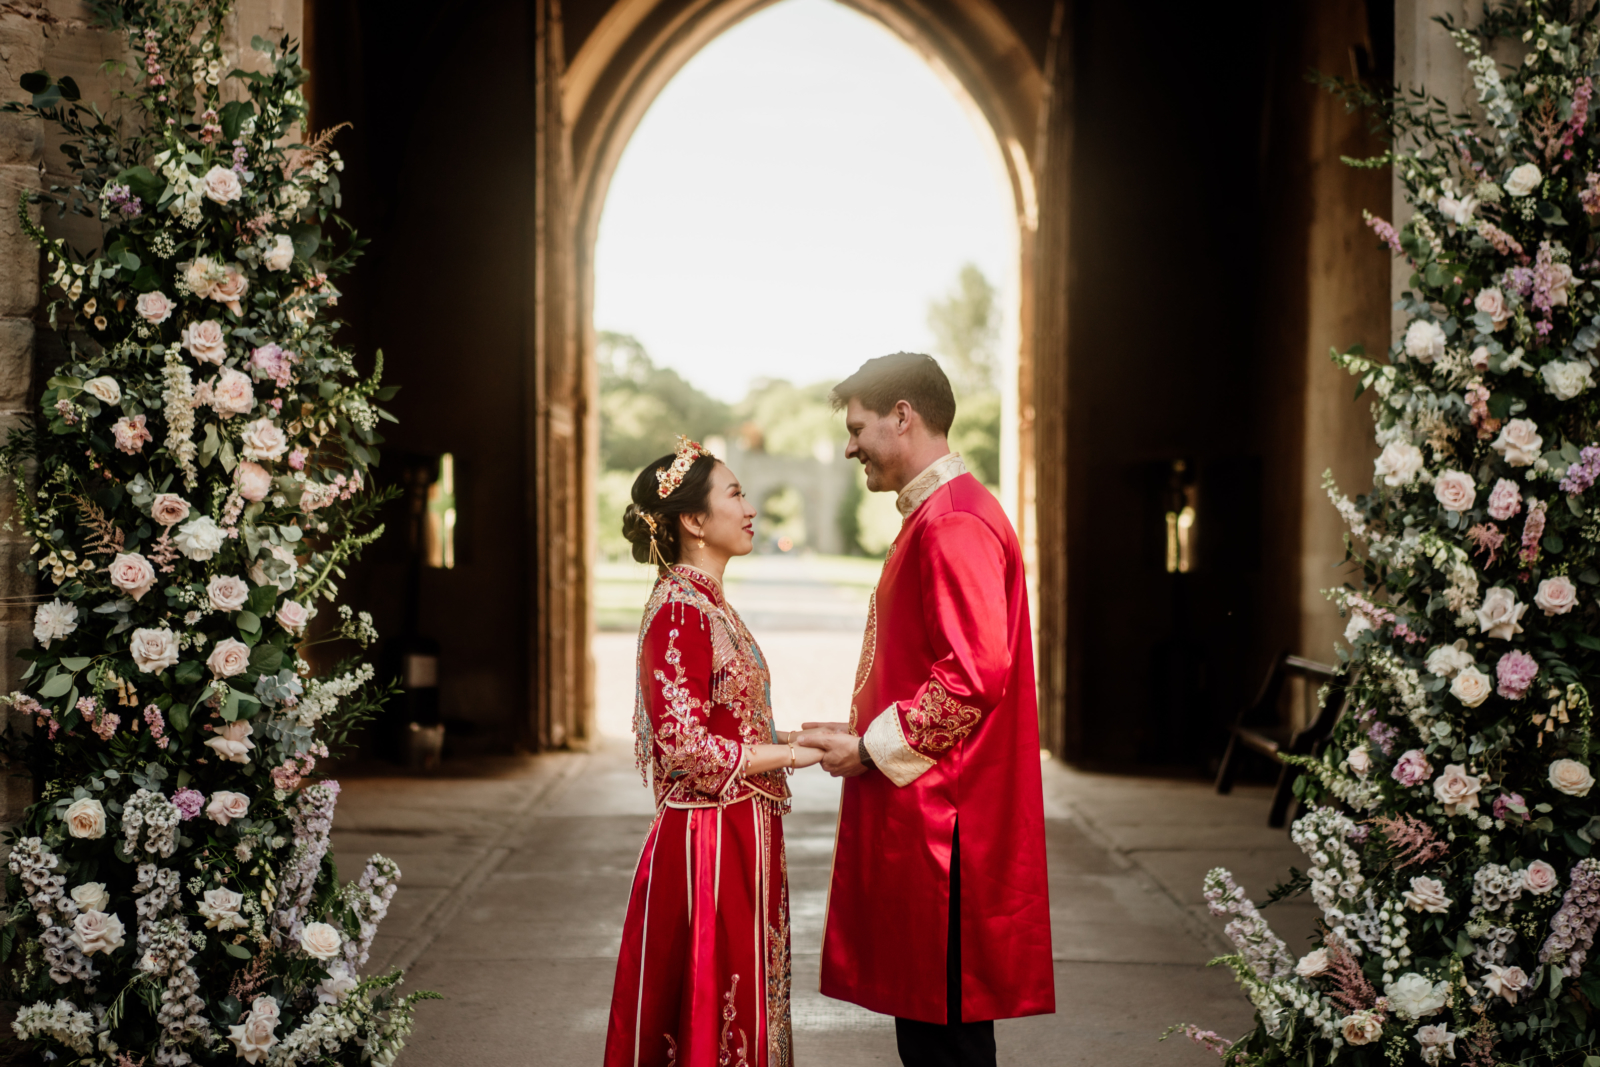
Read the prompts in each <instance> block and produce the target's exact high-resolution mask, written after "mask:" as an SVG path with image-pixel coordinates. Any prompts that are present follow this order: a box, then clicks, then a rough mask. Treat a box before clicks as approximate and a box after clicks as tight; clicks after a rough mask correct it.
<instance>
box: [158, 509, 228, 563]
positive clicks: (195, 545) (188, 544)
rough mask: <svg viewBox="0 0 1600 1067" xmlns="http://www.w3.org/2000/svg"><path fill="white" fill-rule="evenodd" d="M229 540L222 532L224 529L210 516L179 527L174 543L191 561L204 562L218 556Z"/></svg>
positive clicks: (191, 520) (195, 519)
mask: <svg viewBox="0 0 1600 1067" xmlns="http://www.w3.org/2000/svg"><path fill="white" fill-rule="evenodd" d="M227 539H228V535H227V534H225V533H223V532H222V527H220V526H218V525H217V524H216V523H215V522H213V521H212V519H211V517H210V516H209V515H201V516H199V517H198V518H193V519H190V520H189V521H188V522H186V523H184V524H183V525H182V526H180V527H178V534H177V536H176V537H174V538H173V539H172V543H173V544H174V545H176V546H177V547H178V551H179V552H182V553H183V554H184V555H185V556H187V557H189V558H190V559H193V560H201V561H204V560H208V559H210V558H211V557H212V556H214V555H216V554H217V550H218V549H219V548H221V547H222V545H223V542H225V541H226V540H227Z"/></svg>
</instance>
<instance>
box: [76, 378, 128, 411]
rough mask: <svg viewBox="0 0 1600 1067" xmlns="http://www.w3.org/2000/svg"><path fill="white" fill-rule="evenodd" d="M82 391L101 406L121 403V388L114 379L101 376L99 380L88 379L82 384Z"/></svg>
mask: <svg viewBox="0 0 1600 1067" xmlns="http://www.w3.org/2000/svg"><path fill="white" fill-rule="evenodd" d="M83 391H84V392H86V393H88V394H89V395H90V396H92V397H94V398H95V399H96V400H98V401H100V403H102V404H120V403H122V386H120V385H118V384H117V380H116V379H115V378H108V377H105V376H103V375H102V376H101V377H99V378H90V379H89V380H88V381H86V382H84V383H83Z"/></svg>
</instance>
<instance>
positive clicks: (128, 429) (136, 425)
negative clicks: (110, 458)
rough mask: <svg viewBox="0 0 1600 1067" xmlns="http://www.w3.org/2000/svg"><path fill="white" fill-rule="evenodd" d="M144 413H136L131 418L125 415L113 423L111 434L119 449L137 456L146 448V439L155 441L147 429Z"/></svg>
mask: <svg viewBox="0 0 1600 1067" xmlns="http://www.w3.org/2000/svg"><path fill="white" fill-rule="evenodd" d="M144 419H145V417H144V416H143V415H134V416H132V417H131V418H130V417H129V416H127V415H124V416H123V417H122V418H120V419H118V420H117V421H116V422H114V423H112V424H111V436H112V437H113V438H115V439H116V445H117V447H118V448H119V449H121V450H122V451H124V452H126V453H127V454H128V455H130V456H137V455H138V454H139V452H140V450H141V449H143V448H144V443H145V442H146V441H153V440H155V438H153V437H151V436H150V431H149V430H147V429H145V426H144Z"/></svg>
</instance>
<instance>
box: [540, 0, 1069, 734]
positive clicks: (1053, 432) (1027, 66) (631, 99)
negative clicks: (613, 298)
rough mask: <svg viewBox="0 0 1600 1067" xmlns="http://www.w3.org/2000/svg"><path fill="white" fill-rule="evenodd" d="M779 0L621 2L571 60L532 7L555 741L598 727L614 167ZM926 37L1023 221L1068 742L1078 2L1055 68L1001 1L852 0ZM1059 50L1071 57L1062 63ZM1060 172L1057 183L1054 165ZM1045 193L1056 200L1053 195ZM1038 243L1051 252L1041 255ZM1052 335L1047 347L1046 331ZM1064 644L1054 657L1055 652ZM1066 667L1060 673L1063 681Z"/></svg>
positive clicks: (1031, 474) (1042, 615) (1042, 575)
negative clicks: (609, 201)
mask: <svg viewBox="0 0 1600 1067" xmlns="http://www.w3.org/2000/svg"><path fill="white" fill-rule="evenodd" d="M772 2H773V0H619V2H617V3H614V4H612V5H610V6H609V7H608V8H607V9H606V11H605V14H604V15H603V16H602V17H601V18H600V20H599V22H598V23H597V24H596V25H595V26H594V27H593V28H592V29H591V30H590V31H589V32H588V34H587V36H586V37H585V39H584V41H583V44H582V46H581V47H580V48H579V49H578V51H577V53H576V55H574V56H573V57H572V59H571V62H570V63H568V62H567V61H566V57H565V54H564V47H563V32H562V24H561V13H560V8H559V6H558V4H557V3H556V2H555V0H547V2H544V3H539V4H536V5H535V9H536V11H535V27H534V28H535V37H536V53H535V67H536V70H535V96H536V106H537V118H536V124H537V125H536V145H535V151H536V153H537V159H538V164H539V165H538V179H537V188H536V189H535V199H536V207H535V225H534V230H535V232H534V238H535V244H536V253H535V254H536V262H535V269H534V272H533V274H534V277H533V279H532V280H533V287H534V291H533V294H532V303H533V312H534V314H533V316H532V324H533V330H534V336H533V337H532V338H531V339H530V340H531V344H530V349H531V351H532V353H533V363H534V366H533V374H532V376H531V380H532V393H533V395H532V396H530V397H529V398H528V399H529V404H530V410H531V411H532V413H533V418H532V419H530V420H529V427H530V434H529V436H530V439H529V441H528V442H527V444H528V450H529V456H528V458H529V464H530V469H531V470H532V471H533V475H534V479H533V480H534V483H535V488H534V490H533V492H532V493H531V494H530V496H529V508H530V514H529V520H530V525H531V526H532V528H533V529H534V530H535V531H536V539H537V545H536V551H537V553H538V556H539V560H540V566H539V567H538V568H537V570H536V573H535V575H534V578H533V584H534V588H533V589H532V590H531V598H532V600H533V603H534V604H535V605H536V611H537V623H536V625H535V627H534V628H533V630H532V631H531V632H530V635H529V636H530V644H531V646H532V647H531V648H530V668H531V669H530V694H529V696H530V705H531V707H532V709H533V711H534V719H535V723H534V730H533V731H532V732H533V733H534V735H535V739H536V742H537V743H538V744H539V745H540V746H541V747H544V746H552V745H563V744H577V745H581V744H584V743H586V742H587V741H588V740H589V739H590V738H591V737H592V736H593V728H592V722H593V704H594V699H593V694H594V680H593V664H592V662H591V659H590V656H589V651H588V649H589V638H590V636H591V635H592V633H593V629H594V613H593V608H592V604H591V602H590V594H589V590H590V578H589V570H590V564H591V560H592V558H593V545H594V507H593V493H592V492H590V491H589V487H590V486H591V485H592V484H593V482H594V480H595V478H596V477H597V473H598V441H599V426H598V417H597V414H596V412H597V393H596V389H597V386H596V376H595V374H594V368H593V352H594V344H595V337H594V328H593V322H592V307H593V294H594V259H593V257H594V247H595V240H596V237H597V234H598V229H599V222H600V215H601V212H602V209H603V207H604V203H605V196H606V192H607V188H608V186H609V183H610V179H611V175H612V172H613V171H614V169H615V167H616V165H617V162H618V160H619V159H620V158H621V155H622V151H623V149H624V148H625V147H626V145H627V142H628V139H629V137H630V136H631V135H632V133H633V131H634V129H635V128H636V127H637V125H638V123H639V121H640V119H641V118H642V117H643V115H644V113H645V111H646V109H647V108H648V107H649V105H650V103H651V102H652V101H653V100H654V99H655V97H656V95H657V94H658V93H659V92H660V91H661V89H662V88H663V87H664V86H665V85H666V84H667V82H668V81H670V80H671V78H672V76H673V75H674V74H676V73H677V72H678V71H679V70H680V69H681V68H682V67H683V65H684V64H685V63H687V62H688V61H689V59H690V58H692V57H693V55H694V54H695V53H696V52H697V51H698V50H699V49H700V48H702V47H703V46H704V45H705V44H707V43H708V42H710V41H711V40H712V39H713V38H715V37H716V36H717V35H718V34H720V33H722V32H723V31H724V30H726V29H728V28H729V27H731V26H732V25H734V24H735V23H737V22H738V21H740V20H741V19H744V18H746V17H748V16H749V15H751V14H753V13H754V12H756V11H758V10H760V9H761V8H763V7H765V6H767V5H768V4H770V3H772ZM846 2H847V3H848V5H849V6H851V7H853V8H855V9H856V10H858V11H860V12H862V13H864V14H866V15H868V16H869V17H871V18H874V19H876V20H878V21H879V22H881V23H883V24H884V25H885V26H887V27H889V28H890V29H892V30H893V31H894V32H895V33H897V34H898V35H899V36H900V37H902V38H903V39H904V40H905V41H907V42H908V43H909V44H910V45H911V46H912V47H913V48H915V49H916V50H917V51H918V52H919V53H920V54H921V55H922V56H923V57H924V59H926V60H927V62H928V63H929V64H930V65H931V66H932V67H933V68H934V70H935V71H936V72H938V73H939V74H941V75H942V76H944V77H945V78H946V79H948V80H949V82H950V83H951V85H952V87H953V88H954V89H955V90H956V91H957V92H958V93H959V94H960V95H961V96H963V97H964V98H965V99H966V100H967V101H970V103H971V105H972V106H974V107H975V108H976V109H977V110H978V111H979V112H980V113H981V114H982V115H983V117H984V119H985V120H986V122H987V124H988V126H989V128H990V129H991V130H992V131H993V133H994V137H995V140H996V143H997V145H998V148H999V151H1000V155H1001V157H1002V158H1003V160H1004V165H1005V167H1006V171H1007V174H1008V177H1009V179H1010V184H1011V190H1012V194H1013V198H1014V202H1015V204H1016V212H1017V222H1018V234H1019V240H1018V252H1019V256H1020V263H1019V264H1018V266H1019V269H1018V278H1019V282H1020V286H1019V288H1020V305H1021V306H1020V315H1019V345H1018V352H1017V406H1016V411H1017V417H1016V428H1017V444H1018V459H1017V465H1016V466H1017V470H1018V473H1019V477H1018V479H1017V488H1016V496H1015V499H1013V500H1010V501H1008V504H1009V505H1010V507H1009V510H1011V511H1012V512H1013V514H1015V515H1016V516H1017V518H1018V525H1019V531H1018V532H1019V534H1020V535H1021V537H1022V539H1023V544H1024V546H1025V550H1026V552H1027V556H1028V559H1029V564H1030V571H1031V572H1032V573H1033V574H1034V576H1035V578H1036V580H1037V583H1038V584H1037V588H1038V600H1037V603H1036V618H1037V619H1038V622H1039V632H1040V646H1041V647H1040V651H1041V662H1040V677H1041V679H1042V680H1043V681H1044V682H1045V684H1044V685H1043V687H1042V688H1043V692H1042V694H1041V695H1042V696H1044V697H1045V699H1044V700H1042V701H1041V716H1042V719H1043V722H1042V724H1041V725H1042V726H1043V727H1044V736H1045V738H1046V739H1047V744H1049V745H1050V747H1051V748H1052V750H1055V751H1060V747H1059V746H1060V739H1061V736H1062V733H1061V725H1060V724H1061V722H1062V721H1063V717H1062V711H1063V709H1064V702H1063V690H1062V681H1061V680H1064V678H1065V677H1066V672H1065V670H1064V663H1060V664H1056V663H1054V662H1053V661H1054V660H1057V659H1061V658H1062V656H1063V655H1064V641H1063V640H1062V635H1063V632H1064V615H1065V572H1064V562H1062V561H1064V558H1065V554H1064V552H1062V551H1061V550H1060V548H1061V541H1060V539H1061V536H1062V533H1061V531H1062V529H1063V524H1062V522H1061V521H1059V520H1057V519H1055V518H1054V516H1060V515H1064V511H1065V506H1064V505H1065V501H1064V496H1063V495H1061V494H1062V493H1063V490H1064V478H1063V477H1062V476H1061V475H1059V474H1057V475H1056V476H1054V477H1051V476H1049V475H1044V476H1042V477H1040V476H1036V475H1035V471H1036V470H1037V471H1040V472H1041V474H1043V472H1046V471H1052V472H1061V471H1064V470H1065V464H1064V446H1065V434H1064V431H1063V429H1062V427H1061V425H1060V423H1061V420H1060V419H1059V418H1058V419H1047V420H1044V421H1043V423H1041V424H1038V425H1037V426H1036V420H1035V417H1034V414H1035V409H1036V408H1037V409H1038V410H1042V411H1052V410H1053V411H1064V410H1065V380H1064V374H1063V373H1062V368H1060V367H1059V366H1057V365H1056V364H1057V363H1058V361H1056V360H1050V361H1047V362H1041V361H1040V360H1038V359H1037V358H1036V353H1038V352H1040V351H1056V352H1059V351H1061V349H1062V347H1063V346H1064V340H1065V295H1066V281H1067V279H1066V273H1065V270H1064V264H1065V260H1066V256H1065V252H1066V203H1067V201H1066V184H1067V183H1066V174H1067V169H1068V158H1069V157H1068V152H1069V150H1070V143H1069V140H1068V138H1067V136H1066V134H1067V132H1068V131H1067V119H1066V114H1067V106H1066V105H1067V103H1068V101H1067V100H1066V99H1065V98H1064V94H1063V93H1061V92H1059V91H1054V90H1053V87H1054V86H1057V85H1062V84H1065V79H1066V71H1065V70H1064V69H1063V64H1064V55H1063V54H1062V51H1061V49H1060V48H1059V47H1058V45H1059V39H1060V36H1061V33H1062V30H1063V24H1064V21H1065V19H1064V14H1065V8H1064V4H1063V3H1062V2H1061V0H1057V2H1056V4H1055V6H1054V10H1053V18H1052V21H1051V26H1050V31H1049V32H1050V40H1049V47H1048V49H1047V50H1046V59H1045V64H1044V66H1043V68H1041V66H1040V64H1039V63H1038V62H1037V61H1036V60H1035V58H1034V53H1033V52H1032V51H1031V50H1030V49H1029V48H1028V46H1027V45H1026V44H1025V42H1024V41H1023V40H1022V39H1021V38H1020V37H1019V36H1018V34H1017V32H1016V30H1015V29H1014V28H1013V27H1012V25H1011V23H1010V22H1008V21H1007V19H1006V17H1005V16H1004V15H1003V14H1002V13H1001V12H1000V10H999V9H998V8H997V7H995V6H994V4H993V3H991V2H990V0H936V2H932V3H926V2H923V0H846ZM1058 57H1061V59H1060V61H1059V62H1058ZM1047 174H1048V175H1050V180H1049V181H1046V180H1045V178H1046V175H1047ZM1041 190H1046V191H1047V195H1046V196H1045V197H1044V199H1043V201H1041V195H1040V191H1041ZM1041 250H1044V251H1046V252H1047V253H1048V254H1045V255H1041V254H1040V253H1041ZM1041 341H1043V342H1044V343H1043V344H1041ZM1056 649H1060V650H1062V652H1061V653H1060V654H1056V655H1052V652H1051V650H1056ZM1052 680H1056V684H1052Z"/></svg>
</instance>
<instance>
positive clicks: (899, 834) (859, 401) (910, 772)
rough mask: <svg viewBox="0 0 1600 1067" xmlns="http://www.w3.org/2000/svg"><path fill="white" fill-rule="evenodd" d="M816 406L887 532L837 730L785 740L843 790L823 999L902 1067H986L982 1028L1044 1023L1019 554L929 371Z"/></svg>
mask: <svg viewBox="0 0 1600 1067" xmlns="http://www.w3.org/2000/svg"><path fill="white" fill-rule="evenodd" d="M830 399H831V400H832V402H833V406H834V408H835V410H837V409H839V408H843V409H845V427H846V429H848V430H849V433H850V443H849V445H848V446H847V447H846V449H845V455H847V456H852V457H855V458H856V459H858V460H860V462H861V465H862V466H863V467H865V468H866V474H867V488H868V489H870V490H872V491H873V492H880V493H881V492H894V493H897V494H899V495H898V499H897V500H896V505H897V506H898V508H899V509H900V514H901V516H902V520H901V521H902V525H901V528H900V534H899V536H898V537H896V538H895V541H894V544H893V545H892V546H890V548H889V554H888V556H887V558H886V559H885V561H884V565H883V575H882V577H881V578H880V579H879V581H878V588H877V591H876V592H875V593H874V594H873V602H872V607H871V608H870V614H869V616H868V619H867V632H866V637H865V638H864V640H863V642H862V647H861V664H860V666H859V667H858V668H857V670H856V684H855V694H854V700H853V702H852V705H851V708H850V721H849V723H807V724H806V730H805V732H803V733H802V734H801V735H800V737H799V743H800V744H802V745H809V746H811V747H812V748H819V749H821V750H822V751H823V767H824V768H825V769H826V770H827V771H828V772H829V773H830V774H832V775H834V776H835V777H843V778H846V779H847V781H846V782H845V783H844V794H843V802H842V806H841V809H840V815H839V840H838V843H837V845H836V846H835V852H834V862H833V884H832V887H831V889H830V891H829V895H828V916H827V925H826V929H825V931H824V935H823V948H822V992H823V993H824V994H825V995H827V996H830V997H836V998H838V999H840V1000H848V1001H852V1002H854V1003H856V1004H859V1005H861V1006H862V1007H864V1008H868V1009H870V1010H872V1011H877V1012H882V1013H884V1014H886V1015H893V1016H894V1017H895V1035H896V1039H897V1042H898V1044H899V1050H900V1058H901V1061H902V1062H903V1063H904V1064H906V1067H922V1065H928V1067H933V1065H940V1067H943V1065H952V1067H954V1065H963V1067H964V1065H968V1064H973V1065H977V1064H985V1065H992V1064H994V1062H995V1044H994V1021H993V1020H995V1019H1005V1018H1013V1017H1016V1016H1022V1015H1041V1014H1047V1013H1050V1012H1053V1011H1055V986H1054V969H1053V966H1052V963H1051V952H1050V902H1049V896H1048V888H1047V885H1046V869H1045V855H1044V804H1043V797H1042V790H1041V784H1040V773H1039V723H1038V715H1037V706H1036V696H1035V693H1034V677H1033V646H1032V641H1033V636H1032V630H1031V627H1030V625H1029V621H1028V596H1027V585H1026V577H1025V575H1024V573H1023V567H1022V552H1021V549H1020V547H1019V546H1018V544H1017V535H1016V533H1015V532H1014V531H1013V530H1012V528H1011V524H1010V523H1009V522H1008V521H1007V520H1006V516H1005V513H1004V512H1003V511H1001V510H1000V505H999V503H998V502H997V501H996V500H995V498H994V496H993V495H992V494H991V493H990V492H989V491H988V490H987V489H985V488H984V487H983V485H982V484H981V483H979V482H978V480H977V479H976V478H974V477H973V476H972V475H970V474H968V473H967V470H966V468H965V467H964V466H963V465H962V462H961V457H960V456H959V455H957V454H955V453H952V452H951V451H950V446H949V443H948V441H947V440H946V435H947V434H948V433H949V431H950V423H951V422H952V421H953V420H954V418H955V412H956V403H955V396H954V394H953V393H952V392H951V390H950V382H949V380H948V379H947V378H946V377H945V375H944V372H943V371H942V370H940V369H939V365H938V364H937V363H936V362H934V360H933V359H932V358H931V357H929V356H923V355H914V354H911V353H905V352H901V353H897V354H895V355H892V356H883V357H881V358H879V359H872V360H868V361H867V362H866V363H865V364H864V365H863V366H862V367H861V369H860V370H858V371H857V372H856V373H855V374H853V375H851V376H850V377H849V378H846V379H845V380H844V381H843V382H840V383H839V385H838V386H837V387H835V388H834V390H833V393H832V396H831V397H830Z"/></svg>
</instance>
